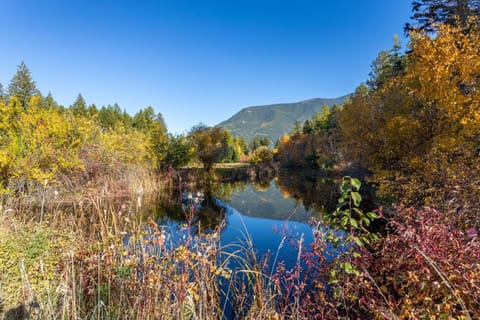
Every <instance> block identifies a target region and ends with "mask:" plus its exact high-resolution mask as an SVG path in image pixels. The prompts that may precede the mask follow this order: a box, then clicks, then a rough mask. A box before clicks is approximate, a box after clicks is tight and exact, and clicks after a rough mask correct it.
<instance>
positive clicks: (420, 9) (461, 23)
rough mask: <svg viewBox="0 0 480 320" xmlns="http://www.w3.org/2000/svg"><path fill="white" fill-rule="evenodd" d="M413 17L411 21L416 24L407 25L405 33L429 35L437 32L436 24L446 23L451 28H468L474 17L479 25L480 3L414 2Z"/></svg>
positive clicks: (467, 0) (461, 0)
mask: <svg viewBox="0 0 480 320" xmlns="http://www.w3.org/2000/svg"><path fill="white" fill-rule="evenodd" d="M412 12H413V15H412V16H411V17H410V19H412V20H414V21H415V22H416V24H414V25H411V24H410V23H407V24H406V25H405V32H406V33H407V35H408V33H409V32H410V31H412V30H421V31H426V32H428V33H433V32H435V31H436V29H435V24H439V23H445V24H449V25H451V26H456V27H460V28H462V29H465V28H467V26H468V23H469V19H470V18H471V17H473V19H474V21H475V22H476V23H477V24H478V22H479V17H480V1H478V0H415V1H413V2H412Z"/></svg>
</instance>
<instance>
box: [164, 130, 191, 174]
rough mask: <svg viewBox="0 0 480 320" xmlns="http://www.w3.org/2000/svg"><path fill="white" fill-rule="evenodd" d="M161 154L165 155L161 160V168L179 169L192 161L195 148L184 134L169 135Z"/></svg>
mask: <svg viewBox="0 0 480 320" xmlns="http://www.w3.org/2000/svg"><path fill="white" fill-rule="evenodd" d="M161 154H162V155H163V157H162V158H161V159H160V161H161V167H170V166H171V167H174V168H178V167H181V166H184V165H186V164H188V163H189V162H190V161H191V160H192V158H193V146H192V143H191V141H190V140H189V139H188V138H187V137H186V136H185V135H183V134H181V135H172V134H168V136H167V142H166V143H165V144H164V149H163V150H162V152H161Z"/></svg>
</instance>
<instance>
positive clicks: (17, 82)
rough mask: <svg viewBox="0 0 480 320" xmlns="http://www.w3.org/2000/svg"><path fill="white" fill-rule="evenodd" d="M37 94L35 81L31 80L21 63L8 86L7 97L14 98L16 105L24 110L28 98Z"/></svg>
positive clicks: (26, 69)
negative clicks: (16, 101) (16, 100)
mask: <svg viewBox="0 0 480 320" xmlns="http://www.w3.org/2000/svg"><path fill="white" fill-rule="evenodd" d="M38 94H40V92H39V91H38V89H37V87H36V84H35V81H33V80H32V77H31V75H30V71H29V70H28V68H27V66H26V65H25V63H24V62H23V61H22V62H21V63H20V65H19V66H18V69H17V72H16V73H15V75H14V76H13V78H12V80H11V82H10V84H9V86H8V97H16V98H17V99H18V103H19V104H20V105H21V106H22V107H23V109H24V110H25V109H26V108H27V106H28V102H29V101H30V98H31V97H33V96H35V95H38Z"/></svg>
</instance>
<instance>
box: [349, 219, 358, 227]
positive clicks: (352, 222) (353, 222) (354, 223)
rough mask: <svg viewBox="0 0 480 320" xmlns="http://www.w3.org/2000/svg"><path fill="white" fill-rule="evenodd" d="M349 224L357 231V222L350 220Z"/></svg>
mask: <svg viewBox="0 0 480 320" xmlns="http://www.w3.org/2000/svg"><path fill="white" fill-rule="evenodd" d="M350 224H351V225H352V227H354V228H355V229H358V221H357V220H355V219H350Z"/></svg>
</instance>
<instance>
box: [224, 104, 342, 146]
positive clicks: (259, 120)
mask: <svg viewBox="0 0 480 320" xmlns="http://www.w3.org/2000/svg"><path fill="white" fill-rule="evenodd" d="M348 97H349V95H345V96H343V97H339V98H335V99H321V98H317V99H310V100H304V101H300V102H295V103H279V104H272V105H266V106H252V107H247V108H244V109H242V110H240V111H239V112H237V113H236V114H235V115H233V116H232V117H231V118H230V119H228V120H226V121H223V122H221V123H219V124H218V125H217V126H218V127H223V128H226V129H228V130H230V132H232V135H233V136H241V137H245V138H246V139H247V140H249V139H251V138H253V137H254V136H267V137H269V138H270V140H271V141H272V143H275V141H277V140H278V139H280V138H281V137H282V136H283V135H284V134H285V133H289V132H290V131H291V130H292V129H293V128H294V126H295V122H296V121H298V122H300V123H303V122H304V121H305V120H308V119H310V118H312V117H313V115H314V114H315V113H317V112H319V111H322V107H323V105H325V104H326V105H328V106H329V107H331V106H332V105H334V104H336V105H342V104H343V103H344V102H345V100H346V99H347V98H348Z"/></svg>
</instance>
